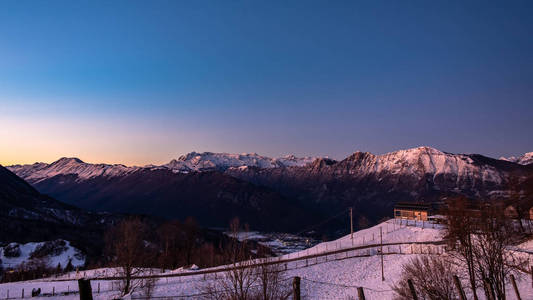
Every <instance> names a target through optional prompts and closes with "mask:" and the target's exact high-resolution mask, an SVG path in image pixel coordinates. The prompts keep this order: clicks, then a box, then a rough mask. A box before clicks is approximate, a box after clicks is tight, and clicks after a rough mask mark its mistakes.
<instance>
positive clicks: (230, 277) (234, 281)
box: [201, 218, 291, 300]
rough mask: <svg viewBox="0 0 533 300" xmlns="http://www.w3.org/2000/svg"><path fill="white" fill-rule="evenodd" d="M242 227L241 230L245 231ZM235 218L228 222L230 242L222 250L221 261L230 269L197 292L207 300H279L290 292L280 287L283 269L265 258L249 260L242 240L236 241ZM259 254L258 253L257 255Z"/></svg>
mask: <svg viewBox="0 0 533 300" xmlns="http://www.w3.org/2000/svg"><path fill="white" fill-rule="evenodd" d="M246 227H247V226H245V231H248V229H247V228H246ZM240 232H241V227H240V224H239V219H237V218H235V219H233V220H232V221H231V223H230V233H229V235H230V237H231V240H230V241H229V243H227V245H226V247H225V249H224V255H225V260H229V261H231V264H230V267H231V269H230V270H228V271H226V272H224V273H223V274H221V275H219V276H218V277H217V278H216V280H214V281H213V280H211V281H209V280H208V281H206V282H204V283H203V286H202V287H201V289H202V290H203V291H204V292H205V293H206V294H207V297H206V298H208V299H224V300H252V299H253V300H255V299H257V300H259V299H263V300H283V299H287V298H288V297H289V295H290V293H291V289H290V286H287V285H283V283H284V282H283V281H284V280H283V279H284V278H283V270H282V269H281V267H280V266H279V265H274V264H269V263H268V261H267V260H266V259H255V260H252V259H251V258H252V257H251V255H250V249H249V245H248V241H247V239H246V238H244V239H241V241H239V233H240ZM258 254H259V255H262V253H258Z"/></svg>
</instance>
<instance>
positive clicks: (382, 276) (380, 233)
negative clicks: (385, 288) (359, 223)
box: [379, 226, 385, 281]
mask: <svg viewBox="0 0 533 300" xmlns="http://www.w3.org/2000/svg"><path fill="white" fill-rule="evenodd" d="M379 239H380V244H381V281H385V273H384V272H383V230H382V229H381V226H380V227H379Z"/></svg>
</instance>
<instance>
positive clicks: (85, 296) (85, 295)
mask: <svg viewBox="0 0 533 300" xmlns="http://www.w3.org/2000/svg"><path fill="white" fill-rule="evenodd" d="M78 287H79V289H80V300H93V292H92V289H91V281H90V280H88V279H85V278H81V279H78Z"/></svg>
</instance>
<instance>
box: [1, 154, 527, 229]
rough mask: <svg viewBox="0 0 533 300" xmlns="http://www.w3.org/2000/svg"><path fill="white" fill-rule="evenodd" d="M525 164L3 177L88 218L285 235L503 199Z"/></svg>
mask: <svg viewBox="0 0 533 300" xmlns="http://www.w3.org/2000/svg"><path fill="white" fill-rule="evenodd" d="M531 157H532V155H531V153H527V154H525V155H523V156H521V157H519V158H508V159H493V158H489V157H485V156H482V155H478V154H452V153H446V152H443V151H439V150H437V149H434V148H431V147H418V148H413V149H407V150H399V151H395V152H391V153H387V154H383V155H374V154H371V153H368V152H355V153H353V154H352V155H350V156H348V157H347V158H345V159H343V160H340V161H336V160H332V159H329V158H325V157H321V158H320V157H319V158H312V157H306V158H297V157H294V156H286V157H282V158H274V159H273V158H268V157H265V156H261V155H258V154H227V153H211V152H204V153H196V152H192V153H189V154H187V155H184V156H181V157H179V158H178V159H176V160H172V161H171V162H169V163H168V164H165V165H160V166H155V165H149V166H144V167H127V166H124V165H109V164H89V163H85V162H83V161H81V160H79V159H77V158H61V159H59V160H58V161H55V162H53V163H51V164H45V163H35V164H32V165H14V166H9V167H8V169H10V170H11V171H13V172H14V173H15V174H17V175H18V176H20V177H22V178H24V179H25V180H27V181H28V182H29V183H30V184H32V185H33V186H34V187H35V188H36V189H37V190H39V191H40V192H42V193H45V194H48V195H50V196H52V197H54V198H56V199H58V200H61V201H63V202H65V203H68V204H72V205H76V206H79V207H82V208H85V209H89V210H93V211H111V212H126V213H146V214H153V215H156V216H161V217H165V218H178V219H182V218H185V217H186V216H189V215H191V216H195V217H196V218H197V219H198V220H199V221H200V223H201V224H202V225H205V226H225V225H227V223H228V221H229V219H231V218H232V217H235V216H238V217H240V218H241V219H242V220H243V221H244V222H247V223H249V224H250V225H251V226H252V228H253V229H259V230H279V231H294V230H296V229H297V228H302V226H304V225H311V224H315V223H316V222H317V221H318V220H321V219H323V218H325V217H327V216H329V215H331V214H334V213H338V212H339V211H342V210H343V209H345V208H347V207H354V211H355V215H356V217H358V218H363V217H364V218H368V219H370V222H377V221H378V220H379V219H381V218H383V217H385V216H389V215H390V214H391V211H392V206H393V205H394V203H396V202H398V201H427V202H435V201H441V200H442V199H444V198H446V197H449V196H453V195H465V196H468V197H471V198H478V199H485V200H491V199H496V198H498V197H505V196H506V195H509V190H510V184H511V182H514V179H518V181H520V180H521V179H523V178H527V177H529V176H531V175H532V174H533V164H531V163H530V162H531V161H530V160H531ZM345 221H346V220H343V221H341V222H340V223H344V222H345ZM336 225H339V224H336ZM339 226H340V225H339ZM332 227H334V226H332Z"/></svg>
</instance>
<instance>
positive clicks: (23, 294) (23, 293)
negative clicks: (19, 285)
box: [22, 289, 24, 299]
mask: <svg viewBox="0 0 533 300" xmlns="http://www.w3.org/2000/svg"><path fill="white" fill-rule="evenodd" d="M22 299H24V289H22Z"/></svg>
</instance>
